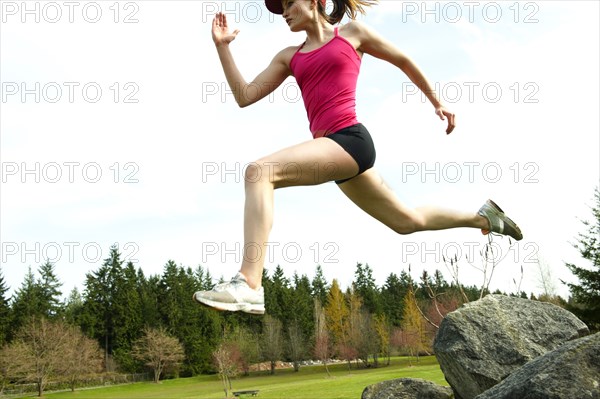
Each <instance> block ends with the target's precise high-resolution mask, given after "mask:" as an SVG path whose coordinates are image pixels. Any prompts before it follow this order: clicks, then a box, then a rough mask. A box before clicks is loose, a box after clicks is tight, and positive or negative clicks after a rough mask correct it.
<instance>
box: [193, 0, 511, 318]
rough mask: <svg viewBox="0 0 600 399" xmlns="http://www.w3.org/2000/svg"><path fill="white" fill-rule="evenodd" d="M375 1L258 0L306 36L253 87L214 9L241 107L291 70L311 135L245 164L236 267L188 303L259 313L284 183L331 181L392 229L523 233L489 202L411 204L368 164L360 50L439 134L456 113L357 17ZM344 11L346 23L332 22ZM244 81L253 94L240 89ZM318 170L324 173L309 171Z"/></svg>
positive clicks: (223, 57) (217, 39)
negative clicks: (394, 70) (405, 90)
mask: <svg viewBox="0 0 600 399" xmlns="http://www.w3.org/2000/svg"><path fill="white" fill-rule="evenodd" d="M375 2H376V0H333V11H332V12H331V14H327V12H326V10H325V0H265V3H266V6H267V8H268V10H269V11H270V12H272V13H274V14H279V15H282V16H283V18H284V19H285V22H286V23H287V24H288V26H289V29H290V30H291V31H292V32H301V31H304V32H305V33H306V40H305V41H304V43H302V44H301V45H299V46H291V47H287V48H285V49H283V50H281V51H280V52H279V53H277V54H276V55H275V57H274V58H273V60H272V61H271V63H270V64H269V65H268V66H267V67H266V69H265V70H264V71H262V72H261V73H260V74H259V75H258V76H257V77H256V78H255V79H254V80H253V81H252V82H250V83H248V82H247V81H246V80H244V78H243V77H242V74H241V73H240V71H239V70H238V68H237V66H236V64H235V61H234V59H233V56H232V54H231V52H230V49H229V46H230V44H231V42H232V41H233V40H234V39H235V38H236V36H237V34H238V30H234V31H233V32H230V30H229V27H228V25H227V18H226V17H225V15H224V14H223V13H217V14H216V15H215V17H214V19H213V22H212V38H213V41H214V43H215V46H216V49H217V53H218V54H219V59H220V61H221V64H222V67H223V71H224V73H225V76H226V78H227V82H228V84H229V87H230V88H231V90H232V91H233V94H234V96H235V99H236V101H237V103H238V105H239V106H240V107H246V106H249V105H252V104H254V103H255V102H257V101H259V100H260V99H262V98H264V97H266V96H267V95H269V94H270V93H271V92H273V91H274V90H275V89H276V88H277V87H278V86H279V85H281V83H283V81H284V80H285V79H286V78H287V77H288V76H293V77H294V78H295V79H296V81H297V83H298V86H299V87H300V90H301V92H302V98H303V100H304V105H305V107H306V112H307V115H308V120H309V122H310V130H311V133H312V136H313V138H312V139H311V140H309V141H306V142H304V143H300V144H297V145H294V146H292V147H289V148H285V149H282V150H280V151H278V152H276V153H274V154H271V155H268V156H266V157H264V158H261V159H259V160H257V161H256V162H254V163H252V164H250V165H251V166H249V167H247V169H246V171H245V176H244V177H245V195H246V199H245V205H244V256H243V262H242V265H241V268H240V270H239V272H238V273H237V275H236V276H235V277H234V278H233V279H232V280H231V281H229V282H226V283H223V284H218V285H217V286H215V287H214V288H213V289H212V290H211V291H199V292H196V293H195V294H194V300H196V301H198V302H200V303H202V304H205V305H207V306H211V307H213V308H216V309H219V310H229V311H243V312H247V313H254V314H263V313H264V312H265V307H264V291H263V288H262V286H261V280H262V272H263V267H264V256H265V255H264V254H265V253H266V252H267V251H266V250H267V248H266V243H267V242H268V241H269V240H268V237H269V233H270V231H271V226H272V223H273V194H274V190H275V189H278V188H283V187H290V186H308V185H316V184H322V183H325V182H328V181H335V182H336V183H337V185H338V187H339V188H340V190H341V191H342V192H343V193H344V194H345V195H346V196H347V197H348V198H350V200H351V201H353V202H354V203H355V204H356V205H357V206H359V207H360V208H361V209H362V210H364V211H365V212H366V213H368V214H369V215H371V216H373V217H374V218H375V219H377V220H379V221H380V222H382V223H383V224H385V225H386V226H388V227H389V228H391V229H392V230H394V231H395V232H397V233H398V234H411V233H414V232H417V231H425V230H442V229H451V228H456V227H472V228H476V229H481V230H482V232H483V233H484V234H487V233H489V232H494V233H498V234H502V235H508V236H510V237H512V238H514V239H515V240H521V239H522V238H523V236H522V234H521V231H520V229H519V227H518V226H517V225H516V224H515V223H514V222H513V221H512V220H510V219H509V218H508V217H507V216H506V215H505V214H504V212H503V211H502V210H501V209H500V208H499V207H498V206H497V205H496V204H495V203H494V202H492V201H490V200H488V201H487V202H486V203H485V204H484V205H483V206H482V207H481V208H480V209H479V211H478V212H477V213H464V212H457V211H452V210H445V209H438V208H432V207H422V208H416V209H410V208H408V207H406V206H405V205H403V204H402V203H401V202H400V201H399V200H398V198H397V197H396V195H395V194H394V192H393V191H392V190H391V189H390V188H389V187H387V186H386V184H385V183H384V181H383V179H382V178H381V177H380V175H379V174H378V173H377V171H376V170H375V169H374V168H373V165H374V163H375V148H374V145H373V141H372V139H371V136H370V134H369V132H368V131H367V129H366V128H365V126H363V125H362V124H361V123H360V122H359V121H358V119H357V117H356V112H355V97H356V82H357V78H358V74H359V70H360V65H361V60H362V58H363V56H364V55H365V54H369V55H371V56H373V57H376V58H379V59H381V60H384V61H387V62H389V63H391V64H393V65H395V66H396V67H398V68H399V69H400V70H401V71H402V72H403V73H405V74H406V76H407V77H408V78H409V79H410V80H411V81H412V82H413V83H414V84H415V85H417V87H418V88H419V89H420V90H421V91H422V92H423V93H424V94H425V95H426V96H427V98H428V100H429V101H430V102H431V104H432V105H433V107H434V109H435V114H436V115H437V116H438V117H439V118H440V119H441V120H447V128H446V133H447V134H450V133H451V132H452V131H453V130H454V127H455V116H454V114H453V113H452V112H450V111H449V110H448V109H447V108H446V107H445V106H444V105H443V104H442V103H441V102H440V100H439V99H438V98H437V96H436V94H435V92H434V91H433V89H432V87H431V86H430V84H429V83H428V81H427V79H425V77H424V76H423V73H422V72H421V71H420V70H419V68H418V67H417V66H416V65H415V63H414V62H413V61H412V60H411V59H410V58H408V57H407V56H406V55H404V54H403V53H402V52H401V51H400V50H398V49H397V48H396V47H395V46H394V45H393V44H392V43H390V42H389V41H387V40H386V39H384V38H383V37H381V36H380V35H378V34H377V33H376V32H374V31H373V30H372V29H370V28H369V27H367V26H366V25H365V24H363V23H360V22H358V21H355V18H356V16H357V13H363V14H364V7H366V6H370V5H372V4H374V3H375ZM344 15H348V17H349V18H350V19H351V21H350V22H348V23H347V24H345V25H338V23H339V22H340V21H341V20H342V18H343V17H344ZM250 85H251V86H252V90H247V88H248V87H249V86H250ZM291 163H293V165H294V167H295V169H297V168H299V169H300V170H299V173H294V174H293V176H291V178H289V177H290V176H286V173H284V172H285V168H286V165H289V164H291ZM332 166H333V167H332ZM315 168H317V169H316V170H319V171H327V173H315Z"/></svg>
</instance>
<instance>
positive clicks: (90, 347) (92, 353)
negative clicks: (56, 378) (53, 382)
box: [59, 326, 104, 392]
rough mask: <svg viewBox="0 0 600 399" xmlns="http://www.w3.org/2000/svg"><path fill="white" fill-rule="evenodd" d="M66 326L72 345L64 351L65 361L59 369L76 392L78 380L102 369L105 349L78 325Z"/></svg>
mask: <svg viewBox="0 0 600 399" xmlns="http://www.w3.org/2000/svg"><path fill="white" fill-rule="evenodd" d="M66 328H67V334H68V336H67V339H68V341H69V342H70V345H68V346H67V347H66V348H65V351H64V352H63V361H62V362H61V363H60V366H59V369H60V374H61V375H62V377H63V378H64V379H65V380H66V381H67V382H68V383H69V386H70V387H71V391H72V392H74V391H75V386H76V384H77V382H78V381H80V380H81V379H82V377H85V376H86V375H90V374H94V373H97V372H101V371H102V369H103V367H102V366H103V362H104V351H103V350H102V349H101V348H100V345H98V342H97V341H96V340H94V339H91V338H88V337H86V336H85V335H84V334H83V333H82V332H81V330H80V329H79V328H78V327H74V326H69V327H66Z"/></svg>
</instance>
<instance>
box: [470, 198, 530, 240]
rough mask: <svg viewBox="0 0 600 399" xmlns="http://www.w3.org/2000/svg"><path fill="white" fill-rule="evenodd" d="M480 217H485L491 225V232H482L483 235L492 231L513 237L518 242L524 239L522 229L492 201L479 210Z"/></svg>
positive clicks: (488, 201)
mask: <svg viewBox="0 0 600 399" xmlns="http://www.w3.org/2000/svg"><path fill="white" fill-rule="evenodd" d="M478 214H479V215H481V216H483V217H484V218H486V219H487V220H488V222H489V223H490V229H489V230H483V229H482V230H481V232H482V233H483V234H488V233H489V232H490V231H492V232H494V233H499V234H503V235H507V236H511V237H512V238H514V239H515V240H517V241H520V240H522V239H523V234H522V233H521V229H520V228H519V226H517V224H516V223H515V222H513V221H512V220H510V218H509V217H508V216H506V215H505V214H504V211H503V210H502V209H500V207H499V206H498V205H496V203H494V201H492V200H487V201H486V203H485V204H483V206H482V207H481V208H480V209H479V212H478Z"/></svg>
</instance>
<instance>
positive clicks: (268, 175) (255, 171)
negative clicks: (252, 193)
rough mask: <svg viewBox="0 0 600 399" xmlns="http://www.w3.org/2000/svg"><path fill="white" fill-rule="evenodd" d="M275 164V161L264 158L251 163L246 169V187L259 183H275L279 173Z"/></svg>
mask: <svg viewBox="0 0 600 399" xmlns="http://www.w3.org/2000/svg"><path fill="white" fill-rule="evenodd" d="M275 166H276V165H275V163H274V162H269V161H268V160H264V159H261V160H258V161H256V162H251V163H249V164H248V165H247V166H246V170H244V183H245V185H246V189H248V188H250V187H255V186H258V185H264V184H271V185H272V184H274V182H275V181H276V175H277V172H276V168H275Z"/></svg>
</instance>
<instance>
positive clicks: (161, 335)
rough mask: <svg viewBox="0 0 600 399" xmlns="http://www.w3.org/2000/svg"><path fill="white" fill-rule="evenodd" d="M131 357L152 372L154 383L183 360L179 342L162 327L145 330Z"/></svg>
mask: <svg viewBox="0 0 600 399" xmlns="http://www.w3.org/2000/svg"><path fill="white" fill-rule="evenodd" d="M131 355H132V356H133V357H134V358H135V359H138V360H141V361H143V362H144V363H145V364H146V365H147V366H149V367H151V368H152V369H153V370H154V382H155V383H158V382H159V381H160V376H161V374H162V373H163V372H164V371H166V370H167V369H170V368H175V367H177V366H178V365H179V364H181V362H182V361H183V359H184V358H185V355H184V350H183V345H182V344H181V342H179V340H178V339H177V338H175V337H172V336H170V335H169V334H168V333H167V331H166V330H165V328H164V327H159V328H145V329H144V335H143V336H142V338H140V339H138V340H137V341H136V342H135V343H134V345H133V349H132V351H131Z"/></svg>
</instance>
